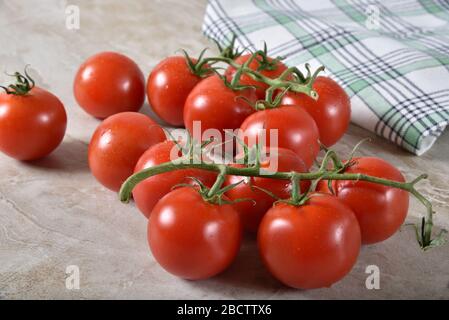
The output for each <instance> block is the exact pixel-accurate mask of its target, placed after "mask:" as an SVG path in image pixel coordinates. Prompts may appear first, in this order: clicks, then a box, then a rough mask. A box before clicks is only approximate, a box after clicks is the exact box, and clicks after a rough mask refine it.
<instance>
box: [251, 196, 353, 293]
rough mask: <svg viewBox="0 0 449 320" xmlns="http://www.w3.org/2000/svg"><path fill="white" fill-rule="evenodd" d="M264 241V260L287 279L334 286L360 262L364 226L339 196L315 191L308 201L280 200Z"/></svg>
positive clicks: (265, 223)
mask: <svg viewBox="0 0 449 320" xmlns="http://www.w3.org/2000/svg"><path fill="white" fill-rule="evenodd" d="M258 244H259V251H260V255H261V256H262V260H263V262H264V264H265V265H266V266H267V268H268V270H269V271H270V272H271V274H272V275H273V276H274V277H275V278H277V279H278V280H279V281H281V282H282V283H284V284H285V285H287V286H290V287H293V288H299V289H313V288H321V287H329V286H331V285H332V284H333V283H335V282H337V281H338V280H340V279H341V278H343V277H344V276H345V275H346V274H347V273H348V272H349V271H351V269H352V267H353V265H354V264H355V262H356V260H357V256H358V254H359V251H360V245H361V241H360V229H359V225H358V223H357V219H356V218H355V216H354V213H353V212H352V211H351V209H350V208H349V207H347V206H346V205H344V204H343V203H342V202H340V201H339V200H338V199H337V198H335V197H333V196H331V195H326V194H312V195H311V197H310V199H309V200H308V201H307V202H306V203H305V204H304V205H302V206H293V205H290V204H286V203H277V204H275V206H274V207H273V208H272V209H270V210H269V211H268V212H267V213H266V215H265V216H264V218H263V219H262V222H261V224H260V228H259V233H258Z"/></svg>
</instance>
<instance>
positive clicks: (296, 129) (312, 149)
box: [241, 106, 320, 169]
mask: <svg viewBox="0 0 449 320" xmlns="http://www.w3.org/2000/svg"><path fill="white" fill-rule="evenodd" d="M241 129H242V132H241V134H242V137H243V139H244V141H245V142H246V143H247V144H248V145H249V146H252V145H254V144H255V143H257V142H258V141H259V138H258V136H259V135H260V132H263V131H261V130H264V129H265V133H266V138H265V141H264V139H263V138H262V140H261V142H262V144H263V147H270V146H275V145H273V142H272V141H271V139H270V134H271V130H277V132H278V143H277V147H279V148H286V149H290V150H292V151H293V152H295V153H296V154H298V155H299V156H300V158H301V159H303V160H304V163H305V165H306V167H307V169H309V168H310V167H311V166H312V164H313V162H314V160H315V158H316V156H317V154H318V152H319V150H320V145H319V134H318V128H317V126H316V124H315V121H314V120H313V118H312V117H311V116H310V115H309V114H308V113H307V111H305V109H303V108H301V107H297V106H279V107H277V108H274V109H266V110H262V111H258V112H256V113H254V114H252V115H250V116H249V117H248V118H246V120H245V121H244V122H243V124H242V126H241Z"/></svg>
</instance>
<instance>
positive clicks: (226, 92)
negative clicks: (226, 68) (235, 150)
mask: <svg viewBox="0 0 449 320" xmlns="http://www.w3.org/2000/svg"><path fill="white" fill-rule="evenodd" d="M240 96H241V97H244V98H246V99H248V100H250V101H252V102H255V101H256V94H255V91H254V90H253V89H245V90H238V91H233V90H232V89H230V88H228V87H226V85H225V84H224V83H223V80H222V79H220V77H218V76H216V75H215V76H211V77H209V78H206V79H204V80H203V81H201V82H200V83H199V84H198V85H197V86H196V87H195V88H193V90H192V91H191V92H190V94H189V96H188V97H187V100H186V104H185V106H184V122H185V127H186V129H188V130H189V132H190V133H191V134H194V133H195V132H194V130H193V122H194V121H200V123H201V135H202V134H203V133H204V132H205V131H206V130H208V129H217V130H219V131H220V132H221V134H222V139H223V140H222V141H224V139H225V135H224V133H223V132H224V129H237V128H239V127H240V125H241V124H242V122H243V121H244V120H245V119H246V117H247V116H249V115H250V114H252V113H253V112H254V108H253V107H251V106H250V105H249V104H248V103H247V102H245V101H244V100H243V99H239V98H238V97H240ZM196 138H197V139H198V138H199V137H196ZM198 140H200V139H198ZM201 140H206V139H201Z"/></svg>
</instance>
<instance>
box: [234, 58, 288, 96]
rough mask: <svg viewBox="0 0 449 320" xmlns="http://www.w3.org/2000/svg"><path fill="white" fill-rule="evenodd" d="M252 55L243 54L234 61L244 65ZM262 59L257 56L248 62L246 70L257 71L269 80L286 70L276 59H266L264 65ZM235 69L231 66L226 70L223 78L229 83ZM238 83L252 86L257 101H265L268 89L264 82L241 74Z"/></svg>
mask: <svg viewBox="0 0 449 320" xmlns="http://www.w3.org/2000/svg"><path fill="white" fill-rule="evenodd" d="M251 56H252V54H245V55H243V56H240V57H238V58H236V59H235V60H234V61H235V62H236V63H238V64H240V65H243V64H245V63H246V62H247V61H248V60H249V59H250V58H251ZM261 61H262V57H261V56H260V55H257V56H256V57H255V58H254V60H253V61H251V62H250V64H249V65H248V68H250V69H251V70H254V71H258V72H259V73H260V74H261V75H263V76H265V77H268V78H270V79H275V78H278V77H279V76H280V75H281V74H282V73H283V72H284V71H286V70H287V69H288V68H287V66H286V65H285V64H284V63H282V62H281V61H279V60H277V59H273V58H270V57H267V63H266V64H265V65H264V64H262V63H261ZM236 71H237V70H236V69H235V68H234V67H233V66H229V67H228V68H227V69H226V72H225V76H226V77H227V79H228V80H229V81H231V80H232V78H233V77H234V75H235V73H236ZM239 83H240V84H241V85H245V86H254V87H255V88H256V95H257V99H259V100H264V99H265V91H266V90H267V89H268V85H267V84H266V83H264V82H261V81H257V80H254V79H253V78H252V77H251V76H250V75H248V74H243V75H242V76H241V78H240V81H239Z"/></svg>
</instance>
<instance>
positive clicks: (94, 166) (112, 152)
mask: <svg viewBox="0 0 449 320" xmlns="http://www.w3.org/2000/svg"><path fill="white" fill-rule="evenodd" d="M165 139H166V137H165V133H164V130H162V128H161V127H160V126H159V125H158V124H157V123H155V122H154V121H153V120H151V119H150V118H149V117H147V116H146V115H143V114H141V113H137V112H122V113H118V114H115V115H113V116H110V117H109V118H107V119H106V120H104V121H103V122H102V123H101V124H100V125H99V126H98V128H97V129H96V130H95V133H94V134H93V136H92V139H91V140H90V143H89V152H88V153H89V154H88V158H89V167H90V170H91V172H92V174H93V175H94V176H95V178H96V179H97V180H98V181H99V182H100V183H101V184H102V185H104V186H105V187H106V188H108V189H111V190H113V191H119V190H120V186H121V185H122V183H123V182H124V181H125V180H126V179H127V178H128V177H129V176H130V175H132V173H133V171H134V167H135V166H136V163H137V161H138V160H139V158H140V156H141V155H142V154H143V153H144V152H145V151H146V150H148V148H150V147H151V146H152V145H154V144H156V143H159V142H161V141H164V140H165Z"/></svg>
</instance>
